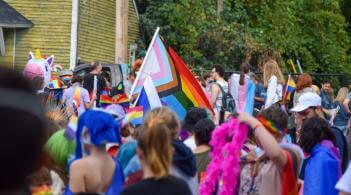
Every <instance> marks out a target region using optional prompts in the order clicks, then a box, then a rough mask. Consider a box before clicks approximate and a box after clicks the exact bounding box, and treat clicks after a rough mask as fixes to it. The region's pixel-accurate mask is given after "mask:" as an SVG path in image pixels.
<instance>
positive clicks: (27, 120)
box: [0, 59, 351, 195]
mask: <svg viewBox="0 0 351 195" xmlns="http://www.w3.org/2000/svg"><path fill="white" fill-rule="evenodd" d="M250 70H251V65H250V64H249V63H247V62H245V63H243V64H242V65H241V66H240V74H233V75H231V76H230V77H229V80H225V70H224V68H223V67H222V66H221V65H214V66H213V68H212V70H211V72H210V73H209V74H207V75H204V76H203V78H201V77H198V79H199V80H203V82H200V81H199V82H200V83H201V84H202V86H203V90H204V93H205V94H206V95H207V97H208V100H209V102H210V103H211V105H212V106H213V111H211V110H206V109H203V108H199V107H193V108H191V109H189V110H187V113H186V116H185V118H184V119H183V120H182V121H181V120H180V119H179V118H178V116H177V115H176V114H175V113H174V112H173V111H172V110H171V109H169V108H167V107H160V108H155V109H152V110H150V111H149V112H148V113H145V114H146V115H145V116H144V118H143V123H142V124H141V125H134V124H132V123H130V122H129V121H125V120H123V117H125V115H126V113H125V111H124V109H123V108H122V106H120V105H114V104H113V105H110V106H108V107H106V108H101V107H100V106H101V105H100V100H99V99H100V95H102V94H103V93H105V90H106V88H109V82H108V81H107V79H106V78H104V77H103V76H102V75H101V73H102V67H101V65H100V64H99V63H98V62H93V63H92V64H91V72H90V73H88V74H87V75H85V76H84V77H83V78H82V77H80V76H78V75H73V74H72V75H71V76H72V77H71V79H69V80H68V81H67V80H66V81H65V82H66V83H67V88H66V89H65V90H64V92H63V95H62V99H61V100H60V102H59V103H57V102H56V104H55V105H56V107H55V106H52V105H51V106H48V105H47V104H48V101H44V103H43V101H41V100H43V99H45V98H48V97H47V96H48V95H47V94H46V93H45V92H43V93H37V91H36V90H37V89H39V88H41V87H42V86H40V82H38V80H39V81H40V78H39V79H38V78H35V77H34V79H32V80H31V81H30V82H28V78H25V77H24V76H22V75H21V74H19V73H17V72H15V71H13V70H9V69H6V68H1V67H0V88H1V90H0V93H1V98H0V110H1V111H0V115H1V119H0V121H1V124H2V125H3V127H4V129H3V136H2V137H3V141H2V142H0V146H1V147H0V148H1V149H2V155H3V159H4V160H3V161H1V164H0V165H1V166H0V167H1V168H3V170H2V174H1V176H0V178H1V182H0V185H1V187H0V194H37V195H39V194H40V195H42V194H44V195H45V194H107V195H112V194H122V195H134V194H145V195H147V194H169V195H173V194H183V195H188V194H189V195H191V194H192V195H194V194H201V192H205V191H206V190H204V189H205V188H207V187H208V186H206V184H208V181H209V180H211V177H212V174H213V170H212V169H211V168H212V166H209V165H210V164H211V162H212V161H213V160H214V159H215V158H216V156H215V155H217V153H215V152H214V151H213V148H214V147H216V149H218V148H221V147H223V148H222V149H223V151H226V152H223V153H225V154H221V155H224V158H223V159H222V160H223V161H227V160H228V161H230V160H231V159H233V158H238V159H240V160H239V161H238V162H239V164H238V166H239V168H238V170H237V171H238V176H237V177H236V178H230V176H231V175H232V176H233V177H234V175H236V174H235V173H234V172H233V173H231V172H229V173H225V174H224V173H221V174H219V175H218V177H219V178H221V179H219V180H218V181H215V185H214V186H210V188H213V189H214V192H212V194H228V193H226V192H227V191H225V190H223V189H227V187H228V185H229V186H230V185H231V184H232V186H230V187H231V188H232V189H234V191H233V192H232V193H234V194H242V195H244V194H247V195H249V194H250V195H255V194H257V195H273V194H284V195H285V194H305V195H310V194H311V195H312V194H313V195H315V194H322V195H323V194H326V195H332V194H343V195H345V194H351V163H350V156H349V155H350V151H351V148H350V147H351V132H350V128H351V120H350V117H351V111H350V109H351V108H350V106H351V103H350V100H351V92H350V91H349V88H348V87H342V88H340V89H339V91H338V93H337V96H336V97H335V98H334V91H333V89H332V86H331V84H332V83H330V82H328V81H324V82H323V83H322V85H321V89H319V88H318V87H317V85H316V83H314V82H313V80H312V78H311V76H310V75H309V74H306V73H304V74H301V75H299V76H298V77H297V84H296V89H295V92H294V93H293V94H292V95H291V97H290V98H289V99H287V97H286V81H285V78H284V75H283V74H282V72H281V70H280V68H279V65H278V63H277V62H276V61H275V60H273V59H271V60H268V61H266V62H265V63H264V66H263V76H262V78H261V77H260V76H259V75H257V74H256V75H255V74H253V73H252V72H251V71H250ZM136 74H137V70H133V71H132V72H131V74H129V81H127V82H125V83H124V87H122V90H124V92H129V91H130V87H131V85H132V82H133V81H134V79H135V77H136ZM108 91H110V92H109V93H114V92H113V88H111V90H108ZM232 104H233V105H232ZM45 106H46V107H45ZM233 108H235V111H233ZM45 109H46V110H45ZM74 120H77V123H76V124H75V125H76V127H75V128H76V130H75V131H73V132H72V131H71V128H72V124H71V122H72V121H74ZM233 121H234V122H233ZM236 121H237V122H238V125H239V124H240V125H244V126H245V127H247V128H248V129H249V130H248V133H247V135H245V136H244V137H245V140H244V143H243V145H242V146H241V145H240V146H239V147H240V148H239V149H240V151H237V152H236V151H229V153H228V150H227V148H226V147H225V146H221V145H218V143H219V142H218V140H216V139H214V137H213V135H214V134H216V135H222V134H221V132H220V130H221V127H224V126H225V127H226V128H227V127H228V125H227V124H229V123H230V122H233V124H235V122H236ZM226 125H227V126H226ZM73 126H74V125H73ZM237 127H238V129H229V134H228V136H227V134H223V135H222V136H226V137H224V138H225V139H224V141H225V142H231V141H232V140H234V139H237V138H234V137H235V134H234V135H233V133H234V132H238V131H239V126H237ZM230 128H232V127H230ZM227 133H228V132H227ZM231 133H232V134H231ZM246 136H247V139H246ZM14 143H16V145H14ZM238 144H239V143H238ZM231 152H232V153H231ZM230 162H232V161H230ZM233 162H235V161H233ZM212 164H213V163H212ZM218 166H220V164H218ZM229 166H230V165H229ZM233 166H235V165H233ZM221 168H223V167H221ZM228 171H229V170H228ZM224 175H226V176H224ZM228 175H229V178H230V179H229V180H230V181H232V183H230V181H228ZM211 181H212V180H211Z"/></svg>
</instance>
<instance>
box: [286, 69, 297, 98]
mask: <svg viewBox="0 0 351 195" xmlns="http://www.w3.org/2000/svg"><path fill="white" fill-rule="evenodd" d="M295 88H296V84H295V81H294V78H293V77H292V76H291V75H289V78H288V82H287V83H286V89H285V94H284V98H285V99H286V100H287V101H290V100H291V94H292V93H293V92H294V91H295Z"/></svg>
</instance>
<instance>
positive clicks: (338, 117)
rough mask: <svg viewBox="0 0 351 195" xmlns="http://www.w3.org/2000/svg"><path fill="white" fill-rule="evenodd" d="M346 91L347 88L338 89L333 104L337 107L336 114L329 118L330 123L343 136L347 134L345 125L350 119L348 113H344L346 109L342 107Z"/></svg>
mask: <svg viewBox="0 0 351 195" xmlns="http://www.w3.org/2000/svg"><path fill="white" fill-rule="evenodd" d="M348 91H349V89H348V88H347V87H342V88H340V89H339V92H338V95H337V96H336V98H335V102H334V104H335V105H336V106H337V108H336V111H335V112H336V113H335V114H334V115H335V117H331V118H332V121H331V122H332V123H333V124H334V125H335V126H337V127H338V128H339V129H340V130H341V131H342V132H343V134H344V136H347V134H348V127H347V123H348V122H349V119H350V117H351V115H350V113H348V112H347V111H346V108H345V106H344V105H343V102H344V101H345V99H346V96H347V93H348Z"/></svg>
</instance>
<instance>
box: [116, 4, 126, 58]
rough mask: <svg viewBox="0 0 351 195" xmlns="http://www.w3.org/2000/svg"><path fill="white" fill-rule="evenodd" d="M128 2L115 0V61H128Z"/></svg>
mask: <svg viewBox="0 0 351 195" xmlns="http://www.w3.org/2000/svg"><path fill="white" fill-rule="evenodd" d="M128 3H129V0H116V43H115V63H126V62H127V61H128Z"/></svg>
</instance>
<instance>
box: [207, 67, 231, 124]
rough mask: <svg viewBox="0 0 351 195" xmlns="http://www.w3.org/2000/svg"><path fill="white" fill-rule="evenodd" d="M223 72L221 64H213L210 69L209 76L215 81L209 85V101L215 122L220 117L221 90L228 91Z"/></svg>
mask: <svg viewBox="0 0 351 195" xmlns="http://www.w3.org/2000/svg"><path fill="white" fill-rule="evenodd" d="M224 73H225V72H224V68H223V67H222V66H221V65H214V66H213V68H212V71H211V78H212V80H214V81H215V84H213V85H212V87H211V98H210V100H211V101H210V102H211V104H212V106H213V109H214V111H215V118H216V123H218V122H219V119H220V112H221V108H222V97H223V93H222V91H224V92H225V93H228V83H227V81H225V80H224Z"/></svg>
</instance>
